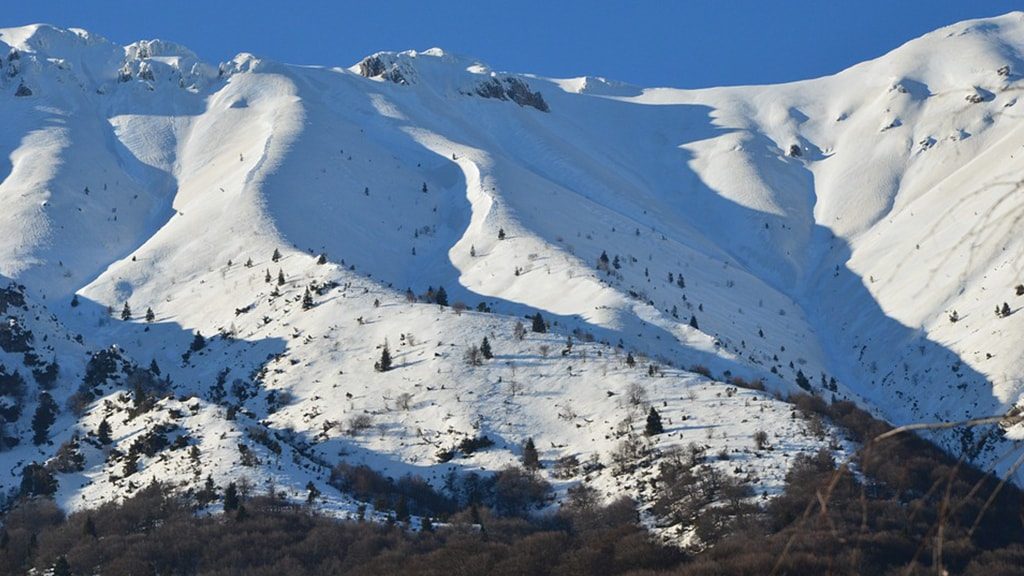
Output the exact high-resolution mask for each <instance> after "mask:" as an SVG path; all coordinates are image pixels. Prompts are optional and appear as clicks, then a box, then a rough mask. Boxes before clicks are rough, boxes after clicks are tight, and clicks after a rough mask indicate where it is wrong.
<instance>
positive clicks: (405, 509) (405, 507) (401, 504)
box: [395, 494, 410, 522]
mask: <svg viewBox="0 0 1024 576" xmlns="http://www.w3.org/2000/svg"><path fill="white" fill-rule="evenodd" d="M409 518H410V514H409V501H408V499H407V498H406V497H405V494H402V495H401V496H399V497H398V504H395V520H398V521H399V522H408V521H409Z"/></svg>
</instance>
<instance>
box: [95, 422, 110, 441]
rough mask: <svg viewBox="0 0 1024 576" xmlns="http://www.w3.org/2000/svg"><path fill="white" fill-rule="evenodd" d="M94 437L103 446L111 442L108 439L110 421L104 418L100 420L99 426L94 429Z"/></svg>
mask: <svg viewBox="0 0 1024 576" xmlns="http://www.w3.org/2000/svg"><path fill="white" fill-rule="evenodd" d="M96 439H97V440H99V441H100V444H102V445H103V446H106V445H108V444H110V442H111V439H110V422H107V419H106V418H104V419H103V420H102V421H101V422H100V426H99V428H97V430H96Z"/></svg>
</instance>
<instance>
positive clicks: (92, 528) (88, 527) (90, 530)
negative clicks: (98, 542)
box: [82, 514, 96, 538]
mask: <svg viewBox="0 0 1024 576" xmlns="http://www.w3.org/2000/svg"><path fill="white" fill-rule="evenodd" d="M82 534H84V535H85V536H88V537H90V538H95V537H96V522H95V521H94V520H93V519H92V515H91V514H90V515H88V516H86V517H85V522H84V523H83V524H82Z"/></svg>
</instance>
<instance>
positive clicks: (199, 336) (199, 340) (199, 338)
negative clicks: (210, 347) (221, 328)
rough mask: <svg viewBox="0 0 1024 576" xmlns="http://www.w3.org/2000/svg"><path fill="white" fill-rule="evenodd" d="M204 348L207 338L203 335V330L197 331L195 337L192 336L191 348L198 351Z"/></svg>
mask: <svg viewBox="0 0 1024 576" xmlns="http://www.w3.org/2000/svg"><path fill="white" fill-rule="evenodd" d="M203 348H206V338H204V337H203V333H202V332H196V335H195V337H194V338H192V345H191V346H190V347H189V350H191V351H193V352H198V351H200V350H202V349H203Z"/></svg>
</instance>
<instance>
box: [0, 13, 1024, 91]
mask: <svg viewBox="0 0 1024 576" xmlns="http://www.w3.org/2000/svg"><path fill="white" fill-rule="evenodd" d="M1017 9H1024V0H1017V1H1015V2H1013V1H1005V0H972V1H965V0H887V1H880V0H855V1H851V2H837V1H831V0H816V1H810V0H780V1H777V2H773V1H770V0H742V1H741V0H734V1H728V0H718V1H714V0H659V1H644V0H634V1H631V2H630V1H611V0H589V1H588V0H565V1H559V0H548V1H545V2H541V1H534V0H515V1H508V0H505V1H501V2H491V1H486V0H461V1H457V2H456V1H443V0H420V1H417V2H413V1H409V0H399V1H386V0H376V1H369V2H367V1H364V2H346V1H342V0H335V1H327V0H323V1H319V0H318V1H301V0H291V1H289V0H276V1H268V0H247V1H244V2H239V1H226V0H205V1H195V0H161V1H153V0H132V1H130V2H129V1H122V0H94V1H87V0H25V1H19V2H10V3H5V5H4V6H3V8H2V10H0V27H6V26H19V25H23V24H28V23H33V22H48V23H51V24H55V25H58V26H64V27H70V26H77V27H81V28H86V29H88V30H91V31H93V32H96V33H98V34H101V35H103V36H106V37H107V38H110V39H111V40H113V41H115V42H118V43H127V42H131V41H133V40H138V39H142V38H147V39H148V38H162V39H166V40H174V41H176V42H179V43H181V44H184V45H186V46H188V47H190V48H192V49H193V50H194V51H195V52H197V53H198V54H199V55H200V56H201V57H202V58H203V59H205V60H207V61H210V62H220V61H222V60H227V59H229V58H230V57H231V56H233V55H234V54H236V53H238V52H243V51H245V52H252V53H254V54H257V55H259V56H263V57H266V58H270V59H273V60H279V61H284V62H292V63H298V64H324V65H346V66H347V65H350V64H353V63H355V62H356V61H358V60H359V59H360V58H361V57H363V56H365V55H367V54H370V53H373V52H376V51H379V50H404V49H409V48H413V49H426V48H430V47H432V46H440V47H442V48H445V49H446V50H448V51H452V52H456V53H460V54H465V55H470V56H475V57H477V58H479V59H480V60H482V61H484V62H486V63H488V64H490V65H491V66H492V67H493V68H496V69H499V70H507V71H513V72H532V73H535V74H540V75H543V76H554V77H568V76H580V75H584V74H590V75H597V76H605V77H608V78H613V79H617V80H623V81H627V82H632V83H636V84H640V85H645V86H677V87H685V88H691V87H693V88H695V87H704V86H717V85H727V84H763V83H772V82H784V81H789V80H799V79H804V78H811V77H816V76H822V75H825V74H830V73H833V72H837V71H839V70H842V69H843V68H845V67H847V66H850V65H851V64H855V63H857V62H860V61H862V60H866V59H869V58H874V57H876V56H880V55H881V54H884V53H885V52H887V51H889V50H891V49H893V48H895V47H897V46H899V45H900V44H902V43H903V42H906V41H907V40H910V39H912V38H915V37H917V36H920V35H921V34H923V33H925V32H928V31H930V30H933V29H935V28H938V27H940V26H944V25H946V24H951V23H953V22H956V21H959V20H964V19H967V18H978V17H984V16H994V15H997V14H1002V13H1005V12H1009V11H1011V10H1017Z"/></svg>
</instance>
